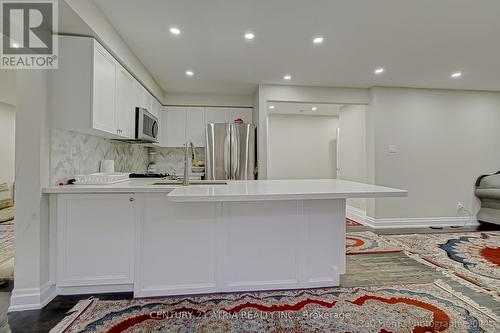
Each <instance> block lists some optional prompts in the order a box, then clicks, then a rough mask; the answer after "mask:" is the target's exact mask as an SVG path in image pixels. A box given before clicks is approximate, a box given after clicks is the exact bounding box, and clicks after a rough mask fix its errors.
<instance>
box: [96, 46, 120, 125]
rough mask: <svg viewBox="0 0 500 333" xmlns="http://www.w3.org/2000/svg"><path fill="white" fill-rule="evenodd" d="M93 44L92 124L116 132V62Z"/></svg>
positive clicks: (100, 47)
mask: <svg viewBox="0 0 500 333" xmlns="http://www.w3.org/2000/svg"><path fill="white" fill-rule="evenodd" d="M94 45H95V47H94V71H93V74H94V80H93V90H92V126H93V128H95V129H98V130H101V131H105V132H108V133H112V134H118V133H117V132H118V131H117V128H116V120H115V106H116V105H115V89H116V87H115V85H116V63H115V61H114V59H113V57H112V56H111V55H110V54H109V53H108V52H107V51H106V50H105V49H104V48H102V46H100V45H99V44H97V43H96V44H94Z"/></svg>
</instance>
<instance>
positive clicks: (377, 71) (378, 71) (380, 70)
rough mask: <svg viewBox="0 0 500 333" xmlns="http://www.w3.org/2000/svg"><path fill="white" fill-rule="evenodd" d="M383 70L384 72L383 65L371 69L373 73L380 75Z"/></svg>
mask: <svg viewBox="0 0 500 333" xmlns="http://www.w3.org/2000/svg"><path fill="white" fill-rule="evenodd" d="M383 72H385V68H384V67H378V68H375V70H374V71H373V73H375V74H377V75H380V74H382V73H383Z"/></svg>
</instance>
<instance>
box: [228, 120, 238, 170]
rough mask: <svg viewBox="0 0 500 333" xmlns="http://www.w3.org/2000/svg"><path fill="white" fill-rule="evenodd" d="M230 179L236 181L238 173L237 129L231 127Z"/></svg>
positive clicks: (233, 126)
mask: <svg viewBox="0 0 500 333" xmlns="http://www.w3.org/2000/svg"><path fill="white" fill-rule="evenodd" d="M230 132H231V178H230V179H238V172H239V167H240V165H239V164H240V144H239V133H238V128H237V127H236V126H235V125H231V131H230Z"/></svg>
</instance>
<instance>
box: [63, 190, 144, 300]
mask: <svg viewBox="0 0 500 333" xmlns="http://www.w3.org/2000/svg"><path fill="white" fill-rule="evenodd" d="M55 210H56V223H57V224H56V225H57V251H56V253H57V278H56V280H57V281H56V283H57V285H58V288H60V289H62V290H63V293H69V294H71V293H78V292H79V289H78V287H85V286H101V287H100V288H101V291H116V290H122V291H123V290H132V288H133V286H132V284H133V283H134V254H135V227H136V222H135V221H136V218H137V217H136V216H137V214H136V202H135V196H134V194H65V195H58V196H57V201H56V208H55ZM103 286H104V287H103ZM105 286H109V288H106V287H105ZM65 287H66V288H65Z"/></svg>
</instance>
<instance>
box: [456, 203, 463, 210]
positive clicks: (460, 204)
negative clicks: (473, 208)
mask: <svg viewBox="0 0 500 333" xmlns="http://www.w3.org/2000/svg"><path fill="white" fill-rule="evenodd" d="M462 209H464V203H463V202H461V201H459V202H457V210H462Z"/></svg>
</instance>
